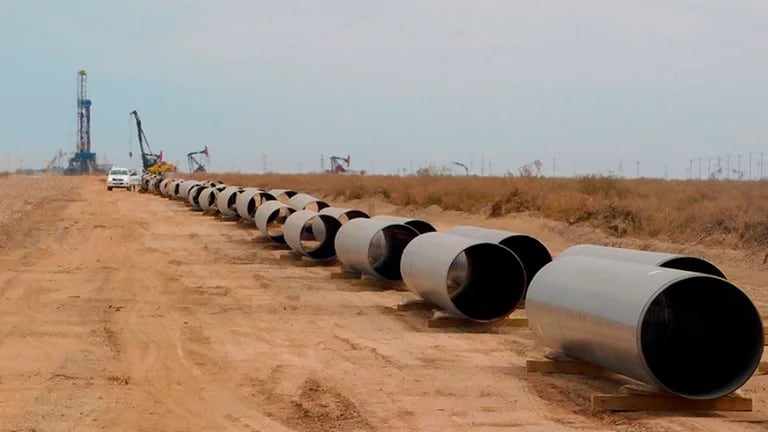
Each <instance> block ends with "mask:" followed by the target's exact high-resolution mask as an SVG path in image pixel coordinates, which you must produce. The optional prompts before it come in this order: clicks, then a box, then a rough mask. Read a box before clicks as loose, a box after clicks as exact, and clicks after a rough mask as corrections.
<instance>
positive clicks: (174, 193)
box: [168, 179, 188, 199]
mask: <svg viewBox="0 0 768 432" xmlns="http://www.w3.org/2000/svg"><path fill="white" fill-rule="evenodd" d="M186 181H188V180H184V179H176V180H174V181H173V182H171V186H170V189H169V193H168V198H171V199H178V198H179V188H180V187H181V184H182V183H184V182H186Z"/></svg>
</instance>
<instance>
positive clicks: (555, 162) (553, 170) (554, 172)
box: [552, 158, 557, 177]
mask: <svg viewBox="0 0 768 432" xmlns="http://www.w3.org/2000/svg"><path fill="white" fill-rule="evenodd" d="M556 164H557V158H552V177H557V165H556Z"/></svg>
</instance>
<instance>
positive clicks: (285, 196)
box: [273, 190, 298, 204]
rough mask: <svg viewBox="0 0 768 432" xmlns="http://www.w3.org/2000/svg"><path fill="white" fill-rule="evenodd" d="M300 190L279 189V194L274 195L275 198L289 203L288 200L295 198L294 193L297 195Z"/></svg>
mask: <svg viewBox="0 0 768 432" xmlns="http://www.w3.org/2000/svg"><path fill="white" fill-rule="evenodd" d="M297 193H298V192H296V191H293V190H279V191H277V194H276V195H274V194H273V195H274V197H275V199H276V200H278V201H280V202H281V203H283V204H288V201H290V200H291V198H293V196H294V195H296V194H297Z"/></svg>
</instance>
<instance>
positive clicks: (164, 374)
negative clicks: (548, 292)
mask: <svg viewBox="0 0 768 432" xmlns="http://www.w3.org/2000/svg"><path fill="white" fill-rule="evenodd" d="M34 181H41V182H49V183H50V184H54V183H56V182H68V183H66V185H67V186H68V188H69V186H71V187H73V188H74V190H71V191H69V192H67V195H66V200H59V201H53V202H50V201H49V202H47V203H46V204H44V205H39V206H37V207H36V208H37V209H38V211H33V212H28V213H26V214H27V217H26V218H25V219H24V220H23V221H21V222H19V223H17V224H16V225H15V228H14V233H15V236H11V239H10V240H8V241H6V243H5V244H4V248H3V249H0V253H2V255H1V256H0V431H32V430H34V431H70V430H110V431H230V430H231V431H264V432H267V431H276V432H279V431H312V432H315V431H316V432H320V431H344V432H347V431H349V432H351V431H470V430H471V431H501V430H524V431H573V430H596V431H603V430H604V431H617V430H618V431H624V430H626V431H629V430H632V431H673V430H686V431H710V430H725V429H727V430H730V431H759V430H765V429H766V427H767V426H768V376H766V375H758V376H755V377H754V378H753V379H752V380H751V381H750V383H748V384H747V385H746V386H745V387H744V388H743V393H744V394H747V395H750V396H752V397H754V398H755V401H754V404H755V410H754V412H752V413H736V414H729V413H723V414H711V415H690V414H689V415H680V414H668V413H666V414H647V413H635V414H598V413H590V412H589V410H588V406H589V396H590V394H591V393H593V392H595V391H598V390H605V391H610V390H615V389H616V387H617V386H616V385H615V384H612V383H610V382H606V381H605V380H596V379H586V378H580V377H564V376H556V377H553V376H538V375H533V374H527V373H526V372H525V366H524V365H525V360H526V359H527V358H531V357H535V356H540V355H541V354H543V353H545V352H546V350H544V349H542V348H541V347H539V346H538V345H537V344H536V343H535V341H534V340H533V338H532V337H531V334H530V331H528V330H527V329H514V328H505V329H498V330H495V331H491V332H489V331H476V332H472V331H459V330H456V329H432V328H428V327H427V325H426V321H425V318H424V316H423V315H420V314H418V313H415V312H398V311H395V309H394V308H393V307H394V306H395V305H397V304H398V303H400V302H401V301H402V300H403V298H404V297H406V296H409V294H408V293H406V292H402V291H397V290H382V289H380V288H376V287H375V286H372V285H370V284H364V283H360V282H359V281H358V282H353V281H350V280H337V279H331V278H330V274H331V273H333V272H336V271H338V269H337V268H336V267H304V266H301V265H299V264H297V263H295V262H290V261H286V260H282V259H281V256H282V255H283V254H284V253H285V252H284V251H283V250H276V249H271V248H268V247H267V246H266V245H265V244H264V243H263V242H261V241H259V238H260V236H259V235H258V232H257V231H256V230H255V229H254V228H246V227H243V226H240V225H237V224H235V223H233V222H223V221H220V220H216V219H213V218H211V217H208V216H203V215H201V214H199V213H195V212H192V211H189V210H188V209H187V208H186V207H184V206H183V205H181V204H180V203H176V202H169V201H167V200H164V199H161V198H158V197H156V196H148V195H142V194H138V193H131V192H124V191H117V190H116V191H112V192H107V191H106V189H105V187H104V185H103V182H102V180H101V179H95V178H79V179H56V178H48V179H38V180H34ZM0 182H2V180H0ZM56 184H59V183H56ZM2 187H3V186H2V183H0V189H2ZM57 187H60V186H57ZM3 196H4V197H5V196H7V195H5V192H4V195H3ZM4 199H5V198H4ZM429 217H430V219H431V220H432V221H434V222H435V223H437V224H438V225H441V224H442V225H444V226H445V225H449V224H451V223H455V222H456V221H455V217H454V216H450V215H449V216H446V217H444V218H443V219H440V215H431V216H429ZM463 222H464V223H477V224H482V223H483V220H482V219H479V218H478V219H477V220H469V221H466V220H465V221H463ZM494 223H495V224H505V227H507V228H509V229H518V230H523V229H525V230H528V231H529V232H531V234H534V235H538V236H540V237H541V238H542V239H543V240H545V242H547V244H548V245H550V247H553V249H554V251H555V252H556V251H557V250H559V249H561V248H562V247H564V246H565V245H567V244H568V242H567V241H566V240H564V239H563V238H562V237H560V236H559V235H558V234H554V233H553V232H551V231H545V230H542V229H541V227H542V226H545V225H546V224H545V223H544V222H542V223H537V222H535V221H531V220H519V221H514V220H512V219H505V220H503V221H496V222H494ZM532 231H536V232H532ZM726 270H728V271H734V268H729V267H726ZM736 270H738V269H736ZM750 275H751V276H749V278H751V279H745V278H742V279H738V278H736V279H737V280H738V281H739V283H742V284H743V285H744V286H745V287H746V288H748V289H749V290H750V292H751V293H753V294H758V295H759V299H758V304H759V305H760V307H761V308H763V309H762V310H764V311H766V310H768V309H766V304H765V303H764V301H765V292H764V291H765V290H766V288H765V287H764V286H762V287H761V286H760V285H759V283H760V281H762V283H764V281H765V280H768V279H766V277H765V276H766V273H765V271H755V272H754V274H750Z"/></svg>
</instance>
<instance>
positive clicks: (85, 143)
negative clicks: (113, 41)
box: [64, 70, 97, 175]
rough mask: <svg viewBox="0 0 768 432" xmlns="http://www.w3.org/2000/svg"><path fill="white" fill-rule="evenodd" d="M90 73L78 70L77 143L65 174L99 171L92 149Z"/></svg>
mask: <svg viewBox="0 0 768 432" xmlns="http://www.w3.org/2000/svg"><path fill="white" fill-rule="evenodd" d="M87 84H88V74H87V73H86V72H85V70H80V71H78V72H77V125H78V126H77V145H76V149H75V154H74V156H72V158H70V159H69V166H68V167H67V169H66V170H65V171H64V173H65V174H74V175H77V174H89V173H93V172H96V171H97V167H96V153H93V152H92V151H91V105H92V102H91V100H90V99H88V89H87Z"/></svg>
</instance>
